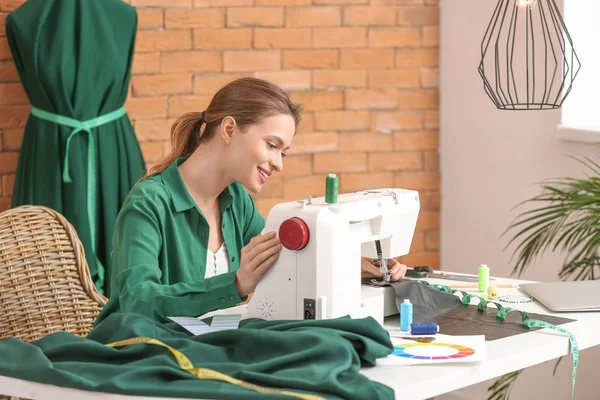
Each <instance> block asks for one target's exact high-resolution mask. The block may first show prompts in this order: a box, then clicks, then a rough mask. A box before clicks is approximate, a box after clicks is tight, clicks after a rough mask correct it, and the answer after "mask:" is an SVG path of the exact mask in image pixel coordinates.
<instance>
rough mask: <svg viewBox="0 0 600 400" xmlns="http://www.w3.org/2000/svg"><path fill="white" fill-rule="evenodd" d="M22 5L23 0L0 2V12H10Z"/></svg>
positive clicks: (0, 0)
mask: <svg viewBox="0 0 600 400" xmlns="http://www.w3.org/2000/svg"><path fill="white" fill-rule="evenodd" d="M24 3H25V0H0V11H3V12H12V11H15V10H16V9H17V8H19V7H20V6H21V5H22V4H24Z"/></svg>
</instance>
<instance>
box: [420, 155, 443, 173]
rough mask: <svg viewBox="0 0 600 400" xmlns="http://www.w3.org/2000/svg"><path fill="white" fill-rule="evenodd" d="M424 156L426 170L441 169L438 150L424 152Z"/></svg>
mask: <svg viewBox="0 0 600 400" xmlns="http://www.w3.org/2000/svg"><path fill="white" fill-rule="evenodd" d="M423 157H424V158H425V167H424V169H425V171H439V170H440V155H439V153H438V152H437V151H428V152H426V153H423Z"/></svg>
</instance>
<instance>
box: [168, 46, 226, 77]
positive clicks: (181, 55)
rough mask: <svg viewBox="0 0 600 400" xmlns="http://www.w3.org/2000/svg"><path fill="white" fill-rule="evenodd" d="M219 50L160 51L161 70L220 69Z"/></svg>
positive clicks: (202, 70) (213, 70) (214, 70)
mask: <svg viewBox="0 0 600 400" xmlns="http://www.w3.org/2000/svg"><path fill="white" fill-rule="evenodd" d="M222 64H223V63H222V57H221V53H220V52H211V51H173V52H167V53H162V59H161V65H160V67H161V71H162V72H184V71H196V72H198V71H201V72H207V71H212V72H216V71H221V69H222V68H223V65H222Z"/></svg>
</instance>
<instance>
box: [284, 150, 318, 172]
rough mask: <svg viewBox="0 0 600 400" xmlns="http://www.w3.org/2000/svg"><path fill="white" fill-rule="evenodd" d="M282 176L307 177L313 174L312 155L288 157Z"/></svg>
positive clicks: (285, 160)
mask: <svg viewBox="0 0 600 400" xmlns="http://www.w3.org/2000/svg"><path fill="white" fill-rule="evenodd" d="M280 174H281V176H307V175H310V174H312V158H311V156H310V155H304V156H289V155H288V156H287V157H286V158H284V160H283V171H281V173H280Z"/></svg>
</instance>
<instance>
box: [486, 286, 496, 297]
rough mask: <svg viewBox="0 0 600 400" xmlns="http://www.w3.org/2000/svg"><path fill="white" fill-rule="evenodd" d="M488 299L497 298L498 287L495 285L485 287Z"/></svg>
mask: <svg viewBox="0 0 600 400" xmlns="http://www.w3.org/2000/svg"><path fill="white" fill-rule="evenodd" d="M487 293H488V299H489V300H498V288H497V287H496V285H490V286H488V289H487Z"/></svg>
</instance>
